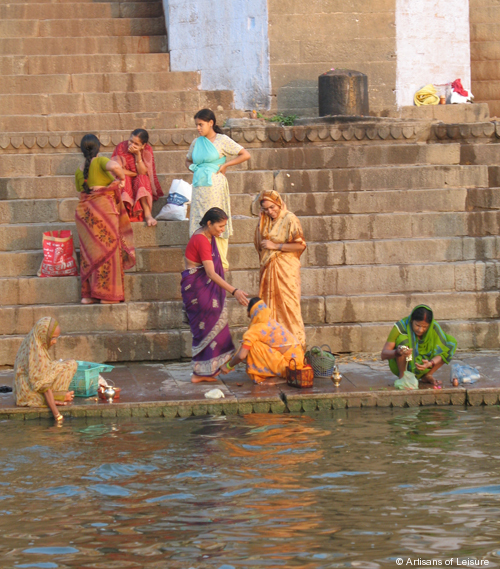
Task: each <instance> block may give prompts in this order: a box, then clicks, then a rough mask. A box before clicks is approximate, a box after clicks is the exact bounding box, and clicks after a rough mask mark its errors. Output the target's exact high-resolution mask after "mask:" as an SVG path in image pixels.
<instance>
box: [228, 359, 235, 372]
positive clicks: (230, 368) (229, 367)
mask: <svg viewBox="0 0 500 569" xmlns="http://www.w3.org/2000/svg"><path fill="white" fill-rule="evenodd" d="M230 361H231V360H228V361H227V362H226V369H227V370H228V371H233V369H234V366H233V367H231V366H230V365H229V362H230Z"/></svg>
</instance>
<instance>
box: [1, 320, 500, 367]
mask: <svg viewBox="0 0 500 569" xmlns="http://www.w3.org/2000/svg"><path fill="white" fill-rule="evenodd" d="M241 310H242V311H243V309H241ZM399 317H400V315H398V318H399ZM440 324H441V325H442V327H443V328H444V329H445V330H446V332H448V333H450V334H452V335H453V336H454V337H455V338H456V340H457V342H458V345H459V346H460V348H461V349H476V348H481V349H497V348H498V334H499V331H500V328H499V321H498V320H454V321H448V320H440ZM391 326H392V323H391V324H389V323H385V322H384V323H379V322H373V323H370V324H330V325H328V324H324V325H313V326H306V335H307V342H308V346H314V345H318V346H320V345H322V344H328V345H329V346H330V347H331V349H332V350H333V351H334V352H356V351H358V352H360V351H361V352H374V351H378V350H381V349H382V347H383V345H384V342H385V340H386V338H387V336H388V335H389V332H390V330H391ZM245 330H246V327H242V328H234V329H232V335H233V339H234V341H235V343H236V344H237V343H238V342H239V341H240V340H241V337H242V335H243V333H244V331H245ZM23 339H24V336H2V337H0V365H13V364H14V360H15V357H16V353H17V350H18V349H19V346H20V345H21V342H22V341H23ZM76 357H77V358H78V359H81V360H88V361H106V362H120V361H121V362H127V361H128V362H130V361H158V360H178V359H180V358H190V357H191V332H190V331H189V330H180V329H174V330H165V329H163V330H150V331H142V330H141V331H136V332H97V333H95V332H90V333H87V334H65V333H64V331H63V335H62V336H61V338H60V340H59V341H58V343H57V344H56V346H55V358H56V359H70V358H76Z"/></svg>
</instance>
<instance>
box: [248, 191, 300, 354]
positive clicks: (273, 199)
mask: <svg viewBox="0 0 500 569" xmlns="http://www.w3.org/2000/svg"><path fill="white" fill-rule="evenodd" d="M257 200H258V202H259V205H260V208H261V211H260V220H259V225H258V226H257V228H256V230H255V248H256V249H257V252H258V254H259V258H260V288H259V296H260V297H261V298H262V299H263V300H264V302H265V303H266V304H267V306H268V307H269V309H270V310H271V316H272V318H273V319H274V320H276V321H278V322H279V323H280V324H283V326H284V327H285V328H286V329H287V330H290V332H291V333H292V334H293V335H294V336H295V337H296V338H297V340H299V342H300V344H301V345H302V347H303V348H304V349H305V346H306V333H305V329H304V321H303V320H302V313H301V310H300V296H301V291H300V257H301V255H302V253H303V252H304V251H305V249H306V242H305V241H304V234H303V233H302V227H301V225H300V221H299V220H298V218H297V216H296V215H294V214H293V213H292V212H291V211H288V210H287V207H286V205H285V203H284V201H283V200H282V199H281V196H280V195H279V193H278V192H276V191H274V190H271V191H270V190H266V191H263V192H262V193H261V194H260V195H259V197H258V198H257Z"/></svg>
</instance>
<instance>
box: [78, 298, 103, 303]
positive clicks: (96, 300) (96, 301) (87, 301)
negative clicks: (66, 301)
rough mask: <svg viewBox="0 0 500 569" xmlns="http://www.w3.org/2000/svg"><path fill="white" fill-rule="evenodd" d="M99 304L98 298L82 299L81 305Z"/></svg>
mask: <svg viewBox="0 0 500 569" xmlns="http://www.w3.org/2000/svg"><path fill="white" fill-rule="evenodd" d="M98 302H99V299H97V298H82V300H81V303H82V304H97V303H98Z"/></svg>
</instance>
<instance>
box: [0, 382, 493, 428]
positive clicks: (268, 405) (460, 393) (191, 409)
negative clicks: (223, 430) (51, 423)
mask: <svg viewBox="0 0 500 569" xmlns="http://www.w3.org/2000/svg"><path fill="white" fill-rule="evenodd" d="M499 395H500V389H476V390H470V391H467V390H466V389H463V388H454V389H443V390H432V391H431V390H420V391H418V392H416V393H415V392H401V391H387V392H384V393H372V392H368V393H366V392H365V393H362V392H361V393H352V394H339V395H333V396H326V395H311V396H308V395H300V393H299V394H297V395H293V396H289V397H284V398H283V399H281V398H279V397H275V398H259V399H253V400H249V399H248V398H247V400H242V401H224V400H222V401H220V400H214V401H208V400H206V399H205V400H201V399H200V400H193V401H189V402H187V401H176V402H172V401H169V402H151V403H138V404H137V403H135V404H134V403H114V404H111V405H109V404H96V405H73V406H71V407H68V408H61V409H60V411H61V413H62V414H63V415H64V417H66V418H69V417H72V418H73V417H74V418H90V419H92V418H127V419H128V418H131V417H137V418H141V419H144V418H165V419H175V418H186V417H201V416H206V415H212V416H220V415H226V416H228V415H248V414H251V413H260V414H262V413H278V414H282V413H312V412H315V411H330V410H336V409H352V408H361V407H383V408H388V407H393V408H394V407H396V408H404V407H423V406H450V405H455V406H456V405H458V406H466V405H470V406H479V405H498V403H499ZM50 418H51V413H50V412H49V411H47V410H40V409H28V408H16V409H13V408H10V409H9V408H7V409H5V408H4V409H0V420H2V419H10V420H15V421H25V420H26V421H27V420H33V419H50Z"/></svg>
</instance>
